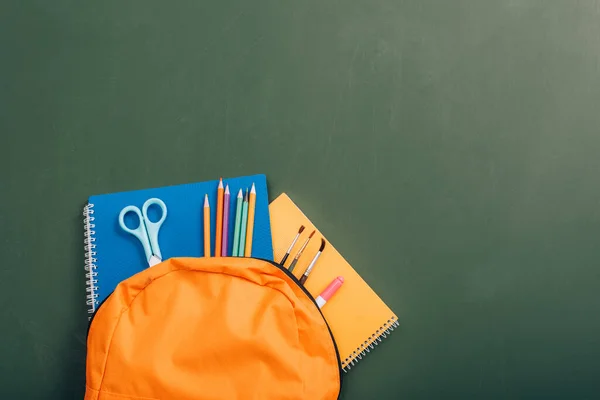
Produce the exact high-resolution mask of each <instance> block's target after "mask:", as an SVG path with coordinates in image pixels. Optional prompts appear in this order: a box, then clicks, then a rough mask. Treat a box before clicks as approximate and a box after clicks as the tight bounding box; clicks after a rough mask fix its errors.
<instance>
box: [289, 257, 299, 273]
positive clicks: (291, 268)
mask: <svg viewBox="0 0 600 400" xmlns="http://www.w3.org/2000/svg"><path fill="white" fill-rule="evenodd" d="M297 262H298V259H297V258H294V259H293V260H292V263H291V264H290V266H289V267H288V271H290V272H292V271H293V270H294V267H295V266H296V263H297Z"/></svg>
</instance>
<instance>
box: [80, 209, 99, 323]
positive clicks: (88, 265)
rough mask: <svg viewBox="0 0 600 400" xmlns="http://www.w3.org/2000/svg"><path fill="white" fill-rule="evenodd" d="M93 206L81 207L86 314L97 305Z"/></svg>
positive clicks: (90, 312) (92, 311)
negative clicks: (85, 280)
mask: <svg viewBox="0 0 600 400" xmlns="http://www.w3.org/2000/svg"><path fill="white" fill-rule="evenodd" d="M94 219H95V218H94V205H93V204H90V203H88V204H87V205H86V206H85V207H83V225H84V228H85V232H84V234H83V235H84V240H83V242H84V243H85V247H84V249H85V271H86V274H85V278H86V279H87V282H86V283H85V285H86V288H85V291H86V293H87V294H86V298H87V301H86V304H87V305H88V313H89V314H93V313H94V312H95V311H96V306H97V305H98V279H96V278H97V277H98V271H96V269H97V265H96V261H97V259H96V244H95V243H94V242H95V241H96V237H95V235H96V231H95V230H94V228H96V224H94Z"/></svg>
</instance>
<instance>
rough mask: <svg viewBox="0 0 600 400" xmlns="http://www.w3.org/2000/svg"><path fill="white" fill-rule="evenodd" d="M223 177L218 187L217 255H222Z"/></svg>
mask: <svg viewBox="0 0 600 400" xmlns="http://www.w3.org/2000/svg"><path fill="white" fill-rule="evenodd" d="M224 192H225V191H224V190H223V178H221V179H220V180H219V187H218V188H217V225H216V235H215V257H221V240H223V194H224Z"/></svg>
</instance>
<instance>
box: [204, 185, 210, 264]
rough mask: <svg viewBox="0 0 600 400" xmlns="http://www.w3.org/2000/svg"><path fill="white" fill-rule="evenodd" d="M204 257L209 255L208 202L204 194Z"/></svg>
mask: <svg viewBox="0 0 600 400" xmlns="http://www.w3.org/2000/svg"><path fill="white" fill-rule="evenodd" d="M204 257H210V204H209V203H208V195H207V194H206V195H204Z"/></svg>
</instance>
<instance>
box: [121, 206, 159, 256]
mask: <svg viewBox="0 0 600 400" xmlns="http://www.w3.org/2000/svg"><path fill="white" fill-rule="evenodd" d="M130 212H132V213H134V214H135V215H137V217H138V222H139V225H138V227H137V228H135V229H131V228H129V227H128V226H127V225H125V215H126V214H127V213H130ZM119 226H120V227H121V229H123V230H124V231H125V232H128V233H130V234H132V235H133V236H135V237H137V238H138V239H139V241H140V242H141V243H142V246H143V247H144V253H146V259H147V260H148V261H149V260H150V257H152V248H151V247H150V242H149V241H148V232H147V231H146V225H145V224H144V217H143V216H142V212H141V211H140V209H139V208H137V207H136V206H127V207H125V208H123V209H122V210H121V213H120V214H119Z"/></svg>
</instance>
